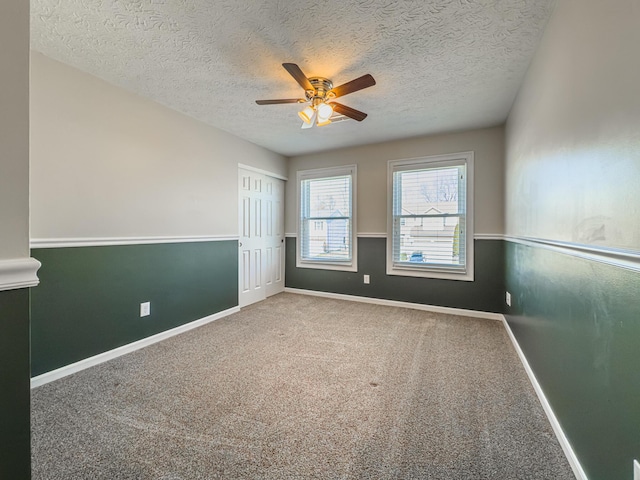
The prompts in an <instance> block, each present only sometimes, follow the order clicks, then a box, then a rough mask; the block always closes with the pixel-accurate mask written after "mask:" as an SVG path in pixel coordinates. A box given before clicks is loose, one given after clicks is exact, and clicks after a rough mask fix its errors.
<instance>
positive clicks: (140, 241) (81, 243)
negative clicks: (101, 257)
mask: <svg viewBox="0 0 640 480" xmlns="http://www.w3.org/2000/svg"><path fill="white" fill-rule="evenodd" d="M226 240H238V236H237V235H195V236H180V237H103V238H32V239H31V248H69V247H106V246H112V245H152V244H156V243H195V242H222V241H226Z"/></svg>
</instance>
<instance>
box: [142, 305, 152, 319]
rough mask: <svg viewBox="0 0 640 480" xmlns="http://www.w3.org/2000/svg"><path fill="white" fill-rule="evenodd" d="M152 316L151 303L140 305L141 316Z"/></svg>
mask: <svg viewBox="0 0 640 480" xmlns="http://www.w3.org/2000/svg"><path fill="white" fill-rule="evenodd" d="M149 315H151V302H144V303H141V304H140V316H141V317H147V316H149Z"/></svg>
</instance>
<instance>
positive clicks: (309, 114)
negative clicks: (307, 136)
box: [298, 105, 316, 124]
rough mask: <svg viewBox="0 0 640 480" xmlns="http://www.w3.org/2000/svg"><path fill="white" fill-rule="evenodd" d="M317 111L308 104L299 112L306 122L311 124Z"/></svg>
mask: <svg viewBox="0 0 640 480" xmlns="http://www.w3.org/2000/svg"><path fill="white" fill-rule="evenodd" d="M315 114H316V111H315V109H314V108H313V107H311V106H309V105H308V106H306V107H304V109H303V110H302V111H301V112H298V116H299V117H300V118H301V119H302V121H303V122H304V123H307V124H310V123H311V121H312V120H313V117H314V116H315Z"/></svg>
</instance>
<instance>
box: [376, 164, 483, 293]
mask: <svg viewBox="0 0 640 480" xmlns="http://www.w3.org/2000/svg"><path fill="white" fill-rule="evenodd" d="M461 164H464V165H465V166H466V216H465V222H466V237H465V240H466V243H465V248H466V251H465V255H466V256H465V268H464V269H462V270H460V269H453V268H447V267H434V266H431V265H428V264H427V265H420V264H416V265H394V262H393V173H394V171H396V170H402V169H405V167H409V168H415V167H420V166H424V167H425V168H434V167H439V166H442V167H443V168H444V167H447V166H454V165H455V166H459V165H461ZM473 199H474V197H473V152H461V153H453V154H447V155H433V156H428V157H421V158H410V159H402V160H390V161H389V162H387V275H401V276H408V277H423V278H440V279H446V280H463V281H468V282H472V281H473V279H474V271H473V269H474V254H473V236H474V228H473V204H474V200H473Z"/></svg>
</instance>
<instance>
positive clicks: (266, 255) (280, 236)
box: [238, 169, 284, 307]
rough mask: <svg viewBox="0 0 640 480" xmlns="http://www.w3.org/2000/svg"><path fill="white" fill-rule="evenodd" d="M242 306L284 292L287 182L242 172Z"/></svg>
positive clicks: (239, 176)
mask: <svg viewBox="0 0 640 480" xmlns="http://www.w3.org/2000/svg"><path fill="white" fill-rule="evenodd" d="M238 192H239V199H238V200H239V204H238V208H239V212H238V219H239V225H238V226H239V242H238V247H239V252H238V283H239V288H238V301H239V305H240V307H244V306H247V305H250V304H252V303H255V302H259V301H260V300H264V299H265V298H266V297H268V296H270V295H275V294H276V293H279V292H282V291H284V182H283V181H282V180H278V179H276V178H272V177H268V176H266V175H262V174H260V173H257V172H252V171H249V170H244V169H238Z"/></svg>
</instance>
